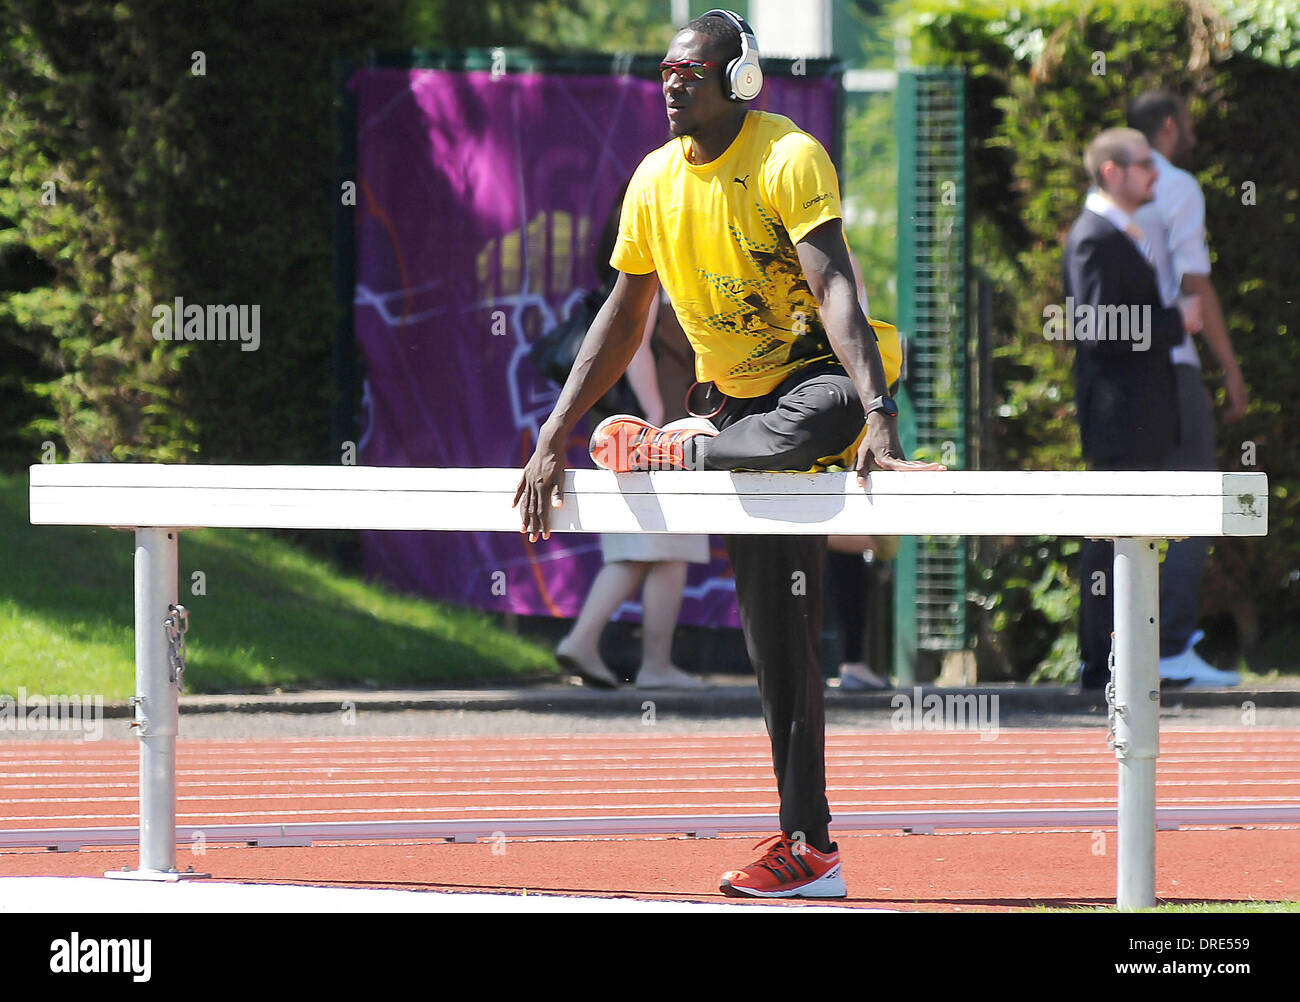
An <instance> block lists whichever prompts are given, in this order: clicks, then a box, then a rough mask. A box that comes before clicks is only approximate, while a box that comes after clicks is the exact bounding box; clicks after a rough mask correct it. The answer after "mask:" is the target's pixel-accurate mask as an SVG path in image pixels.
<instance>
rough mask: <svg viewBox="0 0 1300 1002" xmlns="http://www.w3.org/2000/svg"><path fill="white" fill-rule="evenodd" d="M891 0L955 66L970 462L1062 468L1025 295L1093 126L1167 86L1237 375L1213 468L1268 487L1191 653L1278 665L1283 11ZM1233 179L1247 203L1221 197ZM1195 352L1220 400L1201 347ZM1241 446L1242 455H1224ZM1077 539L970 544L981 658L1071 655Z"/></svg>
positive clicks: (1296, 563) (1043, 278) (1053, 355)
mask: <svg viewBox="0 0 1300 1002" xmlns="http://www.w3.org/2000/svg"><path fill="white" fill-rule="evenodd" d="M907 17H908V25H907V30H909V31H910V33H911V37H912V40H913V53H912V56H913V61H914V62H915V63H916V64H918V65H959V66H963V67H965V68H966V70H967V72H968V78H969V95H970V109H969V115H970V134H971V136H972V147H971V150H970V155H971V168H972V182H973V183H972V186H971V190H972V198H973V204H972V212H973V218H974V227H973V233H974V256H975V261H976V265H977V267H978V268H979V269H980V270H981V271H982V272H983V273H984V274H985V275H986V276H987V277H988V278H989V279H990V281H991V282H992V284H993V290H994V297H993V299H994V324H993V330H994V342H993V343H994V349H993V352H994V357H993V382H994V386H993V387H992V392H993V395H994V399H995V401H996V405H997V406H996V413H997V415H998V417H997V418H996V420H995V427H994V428H992V429H991V430H990V431H991V434H990V441H991V442H992V455H991V456H986V457H985V461H984V465H985V466H986V467H987V468H990V469H997V468H1004V469H1076V468H1082V463H1081V459H1080V451H1079V442H1078V432H1077V427H1076V424H1075V419H1074V405H1073V392H1074V391H1073V379H1072V376H1071V368H1070V367H1071V364H1072V361H1073V354H1072V351H1071V349H1070V347H1069V346H1068V345H1065V344H1061V343H1053V342H1048V341H1046V340H1045V339H1044V338H1043V336H1042V326H1043V319H1042V310H1043V307H1044V306H1045V305H1047V304H1048V303H1053V302H1059V301H1060V299H1061V296H1062V295H1063V292H1062V289H1061V281H1062V280H1061V258H1062V251H1063V247H1064V238H1065V234H1066V233H1067V231H1068V229H1069V227H1070V225H1071V224H1072V223H1073V221H1074V219H1075V218H1076V217H1077V215H1078V213H1079V211H1080V208H1081V205H1082V200H1083V195H1084V193H1085V191H1086V189H1087V178H1086V175H1085V173H1084V169H1083V163H1082V151H1083V148H1084V146H1085V145H1086V144H1087V142H1088V140H1089V139H1091V137H1092V136H1094V135H1095V134H1096V133H1097V132H1098V131H1100V130H1101V129H1103V128H1106V127H1108V126H1114V125H1122V124H1124V109H1125V106H1126V104H1127V102H1128V100H1129V99H1130V98H1131V97H1133V96H1135V95H1136V94H1137V93H1139V92H1141V91H1142V90H1145V89H1147V88H1150V87H1155V86H1169V87H1172V88H1174V89H1176V90H1177V91H1179V92H1181V93H1183V94H1185V95H1187V96H1188V98H1189V106H1190V109H1191V112H1192V115H1193V119H1194V120H1195V123H1196V132H1197V136H1198V145H1197V148H1196V151H1195V153H1194V160H1195V167H1194V170H1195V173H1196V174H1197V177H1198V179H1199V180H1200V182H1201V185H1202V187H1203V189H1204V191H1205V197H1206V225H1207V229H1208V231H1209V237H1210V247H1211V253H1212V255H1213V260H1214V275H1213V278H1214V281H1215V287H1216V289H1217V291H1218V293H1219V297H1220V300H1221V301H1222V303H1223V307H1224V313H1225V316H1226V317H1227V320H1228V327H1229V332H1230V334H1231V335H1232V338H1233V342H1234V346H1235V348H1236V351H1237V355H1238V358H1239V359H1240V361H1241V365H1242V369H1243V372H1244V374H1245V377H1246V381H1247V383H1248V384H1249V386H1250V391H1251V405H1250V409H1249V412H1248V414H1247V417H1246V418H1245V419H1244V420H1243V421H1241V422H1240V423H1238V424H1234V425H1224V424H1222V423H1220V427H1219V456H1220V468H1221V469H1224V470H1240V469H1252V470H1262V471H1264V472H1266V473H1268V475H1269V485H1270V491H1271V497H1270V500H1269V506H1270V515H1269V536H1268V537H1267V538H1266V539H1250V540H1233V541H1231V542H1223V543H1219V544H1217V545H1216V546H1215V547H1214V555H1213V558H1212V560H1211V566H1210V568H1209V571H1208V573H1207V579H1206V582H1205V586H1204V588H1203V589H1202V611H1203V614H1204V616H1206V617H1208V618H1206V619H1205V622H1207V623H1208V624H1209V627H1210V629H1209V633H1210V637H1209V640H1210V645H1209V649H1210V650H1211V651H1212V652H1215V651H1217V652H1218V653H1219V654H1220V655H1221V656H1220V657H1219V658H1218V660H1220V661H1225V662H1230V661H1234V660H1235V655H1236V654H1245V655H1247V657H1248V658H1249V659H1250V660H1251V663H1252V665H1253V666H1255V667H1265V668H1267V667H1277V666H1278V665H1279V664H1281V663H1285V664H1286V665H1289V666H1294V665H1295V664H1296V655H1295V644H1294V641H1295V640H1296V639H1297V636H1298V631H1297V623H1298V622H1300V581H1295V580H1293V578H1294V577H1300V575H1297V574H1296V568H1300V534H1297V532H1296V520H1297V514H1300V509H1298V507H1297V506H1298V505H1300V436H1297V435H1296V434H1295V433H1294V432H1295V430H1296V428H1297V422H1296V418H1295V407H1294V404H1293V399H1294V395H1295V391H1294V386H1295V381H1296V372H1297V362H1300V346H1298V345H1297V342H1296V337H1295V335H1296V333H1300V332H1297V331H1296V330H1294V329H1293V328H1295V326H1296V320H1297V311H1296V306H1295V264H1294V262H1295V256H1294V255H1295V249H1296V247H1297V246H1298V245H1300V240H1298V239H1297V230H1296V210H1297V202H1298V200H1300V176H1298V175H1300V171H1297V168H1296V159H1295V150H1296V149H1297V148H1300V118H1298V117H1297V116H1296V114H1295V111H1294V109H1295V108H1297V107H1300V69H1297V67H1298V66H1300V11H1298V10H1297V8H1296V7H1295V5H1294V4H1283V3H1279V2H1255V3H1233V4H1219V5H1212V4H1210V3H1208V2H1204V0H1176V2H1164V0H1111V2H1105V0H1096V2H1086V0H1061V2H1053V3H1042V4H1036V5H1023V6H1017V7H1016V8H1014V9H1008V8H1007V7H1005V6H1004V5H1002V4H968V3H967V4H958V3H952V2H940V0H920V2H917V3H915V4H909V5H907ZM1099 53H1100V54H1102V55H1103V56H1104V65H1103V64H1102V62H1101V61H1100V60H1099V59H1098V54H1099ZM1098 70H1101V72H1098ZM1247 181H1249V182H1253V185H1254V189H1255V190H1254V197H1255V204H1254V205H1249V204H1243V187H1242V186H1243V184H1244V183H1245V182H1247ZM1201 358H1202V363H1203V365H1204V366H1205V368H1206V374H1207V379H1208V385H1209V386H1210V387H1211V389H1212V391H1213V393H1214V395H1215V399H1216V402H1218V403H1219V404H1222V399H1223V393H1222V388H1221V387H1222V380H1221V379H1220V378H1219V377H1220V373H1219V371H1218V368H1217V365H1216V363H1215V362H1214V360H1213V358H1212V357H1211V356H1210V354H1209V352H1208V351H1207V350H1206V349H1205V348H1204V346H1202V347H1201ZM1247 442H1251V443H1254V451H1255V453H1256V459H1257V465H1255V466H1243V458H1244V455H1245V453H1246V452H1247V449H1246V446H1245V443H1247ZM1077 549H1078V542H1077V541H1065V542H1061V541H1058V540H1053V539H1042V540H1038V541H1036V542H1033V543H1032V544H1029V545H1022V544H1020V543H1016V542H1015V541H1011V540H1006V541H992V542H987V541H986V542H984V543H982V544H981V545H980V547H979V548H978V555H977V559H976V562H975V567H974V572H975V580H978V581H979V582H980V586H979V588H978V594H977V595H975V596H974V599H975V601H976V603H977V610H976V621H977V622H979V623H980V624H981V625H980V635H981V639H982V641H983V643H982V644H981V647H982V648H983V653H984V654H985V655H987V657H986V658H985V659H984V664H983V665H982V666H981V667H982V670H992V671H993V672H995V673H996V671H998V670H1001V671H1004V672H1006V673H1007V674H1010V675H1013V676H1015V677H1020V678H1023V677H1025V676H1027V675H1028V674H1029V673H1030V672H1031V671H1033V670H1034V669H1035V668H1037V669H1038V675H1039V677H1057V678H1064V677H1067V676H1069V675H1070V674H1072V673H1073V671H1074V670H1075V669H1076V668H1077V651H1076V649H1075V643H1074V629H1075V621H1076V620H1075V617H1076V613H1077V604H1078V593H1077V585H1076V584H1075V583H1074V582H1073V577H1074V574H1075V570H1076V568H1075V555H1076V554H1077Z"/></svg>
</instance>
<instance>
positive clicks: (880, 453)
mask: <svg viewBox="0 0 1300 1002" xmlns="http://www.w3.org/2000/svg"><path fill="white" fill-rule="evenodd" d="M904 455H905V453H904V452H903V445H902V443H901V442H899V440H898V420H897V419H896V418H891V417H889V416H888V415H886V414H884V413H882V412H880V411H876V412H874V413H873V414H872V415H871V417H869V418H867V434H866V435H865V436H863V439H862V445H860V446H859V447H858V460H857V463H856V465H855V469H857V471H858V486H859V487H865V486H866V484H867V474H868V473H870V472H871V471H872V469H873V468H874V469H878V470H894V471H898V472H902V473H916V472H929V471H932V470H936V471H937V470H946V469H948V467H946V466H944V465H943V464H942V463H923V462H921V461H920V460H916V459H905V458H903V457H904Z"/></svg>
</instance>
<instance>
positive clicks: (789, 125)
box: [610, 111, 902, 397]
mask: <svg viewBox="0 0 1300 1002" xmlns="http://www.w3.org/2000/svg"><path fill="white" fill-rule="evenodd" d="M687 141H688V140H684V139H673V140H671V141H670V142H668V143H667V144H666V145H664V146H661V147H660V148H659V149H657V150H655V151H653V152H652V153H650V154H649V155H647V156H646V158H645V159H644V160H642V161H641V165H640V166H639V167H638V168H637V170H636V173H635V174H633V175H632V181H631V183H630V184H629V185H628V190H627V194H626V196H625V197H624V199H623V212H622V217H621V220H620V224H619V233H618V241H617V243H616V244H615V245H614V253H613V255H612V256H611V258H610V264H611V265H613V266H614V267H615V268H617V269H618V270H619V271H624V272H627V273H629V274H632V275H646V274H649V273H650V272H652V271H653V272H657V273H658V276H659V281H660V283H661V284H662V285H663V287H664V290H665V292H667V294H668V298H669V299H670V300H671V301H672V304H673V309H674V310H675V311H676V312H677V318H678V319H679V320H680V321H681V325H682V329H683V330H684V331H685V332H686V336H687V338H688V339H689V340H690V342H691V347H692V348H694V349H695V378H696V379H698V380H700V381H701V382H714V383H716V384H717V386H718V388H719V389H720V390H722V392H723V393H725V394H727V395H728V396H733V397H760V396H763V395H764V394H766V393H769V392H771V391H772V390H773V389H775V388H776V387H777V386H778V385H779V384H780V383H781V381H782V380H783V379H785V378H786V376H788V375H790V373H792V372H794V371H796V370H798V369H801V368H803V367H804V366H806V365H809V364H811V363H813V362H819V361H825V360H833V359H834V358H835V354H834V352H833V351H832V350H831V346H830V341H829V339H828V338H827V336H826V330H825V328H824V327H823V326H822V321H821V314H820V312H819V310H818V308H817V300H816V298H815V297H814V296H813V294H812V291H811V289H809V287H808V283H807V281H806V280H805V279H804V275H803V267H802V265H801V264H800V263H799V257H798V254H797V253H796V252H795V246H794V245H795V244H796V243H798V242H799V241H800V240H802V239H803V238H804V237H805V236H807V235H808V234H809V233H810V232H812V231H813V230H814V229H816V228H817V227H818V226H820V225H821V224H822V223H825V222H827V221H829V220H832V219H840V218H842V214H841V210H840V189H839V181H838V179H837V178H836V176H835V168H834V166H833V165H832V164H831V160H830V157H829V156H827V154H826V151H825V149H823V148H822V145H821V143H819V142H817V140H816V139H814V138H813V137H812V136H810V135H808V134H807V133H806V132H802V131H800V129H799V128H798V127H797V126H796V125H795V124H794V123H793V122H792V121H790V119H788V118H785V117H784V116H781V115H773V114H770V113H768V112H762V111H751V112H749V114H748V115H746V117H745V124H744V126H743V127H742V128H741V130H740V134H739V135H737V136H736V139H735V141H734V142H732V144H731V146H730V147H728V149H727V151H726V152H725V153H723V154H722V156H720V157H718V158H717V159H716V160H713V161H711V162H710V163H707V164H702V165H699V166H697V165H695V164H692V163H690V162H689V161H688V160H687V159H686V149H685V143H686V142H687ZM871 326H872V327H873V328H874V329H875V331H876V336H877V339H878V341H879V347H880V354H881V358H882V360H883V362H884V364H885V377H886V380H887V382H889V383H892V382H893V381H894V380H895V379H897V378H898V372H899V366H900V363H901V359H902V352H901V350H900V349H899V344H898V332H897V330H895V328H894V327H893V326H892V325H891V324H886V323H882V322H880V321H878V320H872V321H871Z"/></svg>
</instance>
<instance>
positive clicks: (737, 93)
mask: <svg viewBox="0 0 1300 1002" xmlns="http://www.w3.org/2000/svg"><path fill="white" fill-rule="evenodd" d="M713 16H716V17H725V18H726V19H727V20H728V21H730V22H731V23H732V24H734V25H735V26H736V30H737V31H739V32H740V55H739V56H738V57H736V58H735V59H733V60H732V61H731V62H729V63H728V64H727V83H728V84H730V85H731V94H730V97H731V100H733V101H752V100H754V98H756V97H758V92H759V91H761V90H762V89H763V70H762V68H761V67H760V66H759V65H758V39H757V38H755V37H754V29H753V28H751V27H750V26H749V25H748V24H746V23H745V19H744V18H743V17H741V16H740V15H739V14H736V13H734V12H732V11H729V10H722V9H720V8H715V9H714V10H710V11H706V12H705V13H704V14H702V15H701V17H713Z"/></svg>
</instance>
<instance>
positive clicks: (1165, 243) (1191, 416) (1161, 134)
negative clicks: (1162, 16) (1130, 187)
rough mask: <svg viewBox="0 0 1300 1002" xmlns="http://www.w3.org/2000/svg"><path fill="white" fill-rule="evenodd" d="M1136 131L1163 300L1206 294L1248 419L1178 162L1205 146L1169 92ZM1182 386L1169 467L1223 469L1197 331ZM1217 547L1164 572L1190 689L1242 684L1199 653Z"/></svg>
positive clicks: (1167, 607)
mask: <svg viewBox="0 0 1300 1002" xmlns="http://www.w3.org/2000/svg"><path fill="white" fill-rule="evenodd" d="M1128 124H1129V126H1130V127H1132V128H1134V129H1137V130H1138V131H1139V132H1141V133H1143V134H1144V135H1145V136H1146V137H1147V141H1148V142H1149V143H1150V144H1151V152H1152V158H1153V159H1154V160H1155V164H1156V168H1157V170H1158V172H1159V173H1158V177H1157V179H1156V186H1155V197H1154V198H1153V199H1152V201H1150V202H1149V203H1147V204H1146V205H1144V206H1142V207H1141V208H1139V209H1138V210H1137V211H1136V212H1135V213H1134V221H1135V222H1136V223H1137V224H1138V226H1139V227H1140V228H1141V230H1142V232H1143V233H1144V234H1145V235H1146V237H1147V241H1148V244H1149V250H1150V259H1151V262H1152V264H1153V266H1154V267H1155V270H1156V279H1157V284H1158V285H1159V288H1160V296H1161V299H1162V301H1163V302H1164V303H1165V305H1167V306H1168V305H1172V304H1173V303H1174V301H1175V300H1176V299H1177V298H1178V296H1179V295H1180V294H1183V295H1190V294H1196V295H1199V297H1200V301H1201V311H1202V324H1203V326H1202V328H1201V331H1200V333H1201V335H1202V336H1203V337H1204V338H1205V342H1206V344H1207V345H1208V346H1209V349H1210V352H1211V354H1212V355H1214V357H1215V359H1216V360H1217V361H1218V363H1219V365H1220V367H1221V368H1222V369H1223V376H1224V384H1225V389H1226V391H1227V410H1226V411H1225V413H1224V420H1225V421H1236V420H1238V419H1240V418H1241V417H1242V416H1243V415H1244V414H1245V412H1246V405H1247V402H1248V397H1247V392H1246V384H1245V381H1244V379H1243V378H1242V375H1241V367H1240V366H1239V365H1238V364H1237V359H1236V356H1235V355H1234V354H1233V350H1232V342H1231V340H1230V339H1229V337H1228V330H1227V325H1226V324H1225V323H1224V319H1223V310H1222V308H1221V307H1220V305H1219V299H1218V296H1217V295H1216V294H1215V291H1214V285H1213V284H1212V283H1211V281H1210V250H1209V247H1208V246H1207V245H1206V241H1205V196H1204V195H1203V194H1202V193H1201V188H1200V185H1199V184H1197V182H1196V179H1195V178H1194V177H1193V176H1192V175H1191V174H1189V173H1188V172H1187V171H1185V170H1182V169H1180V168H1178V167H1175V166H1174V165H1173V164H1172V163H1171V162H1170V161H1171V160H1181V159H1183V158H1184V157H1186V156H1187V155H1188V154H1189V153H1190V152H1191V150H1192V147H1193V146H1194V145H1195V143H1196V135H1195V133H1194V132H1193V131H1192V124H1191V119H1190V117H1189V116H1188V113H1187V107H1186V105H1185V104H1184V103H1183V101H1182V99H1181V98H1179V97H1178V96H1177V95H1176V94H1173V93H1172V92H1170V91H1167V90H1152V91H1146V92H1145V93H1143V94H1141V95H1139V96H1138V97H1137V98H1135V99H1134V100H1133V102H1132V103H1131V104H1130V105H1129V107H1128ZM1170 358H1171V360H1172V361H1173V363H1174V372H1175V374H1176V380H1177V386H1178V417H1179V429H1180V434H1179V443H1178V446H1177V447H1176V448H1175V449H1174V450H1173V452H1171V453H1170V454H1169V456H1168V457H1167V459H1166V461H1165V469H1167V470H1215V469H1218V463H1217V459H1216V456H1215V444H1214V412H1213V408H1212V405H1211V403H1210V397H1209V394H1208V393H1207V392H1206V389H1205V384H1204V382H1203V380H1202V378H1201V364H1200V359H1199V357H1198V356H1197V352H1196V342H1195V341H1194V340H1193V338H1192V335H1191V334H1187V335H1185V336H1184V338H1183V342H1182V344H1180V345H1178V346H1177V347H1175V348H1174V349H1173V350H1172V351H1171V352H1170ZM1208 555H1209V540H1207V539H1186V540H1181V541H1178V542H1173V543H1171V544H1170V545H1169V551H1168V553H1167V555H1166V557H1165V561H1164V565H1163V567H1162V568H1161V575H1160V578H1161V580H1160V677H1161V678H1162V679H1166V680H1168V681H1170V682H1183V683H1186V684H1188V685H1211V686H1223V685H1237V684H1239V683H1240V681H1241V678H1240V676H1238V675H1237V673H1236V672H1225V671H1219V670H1218V669H1216V668H1214V667H1213V666H1211V665H1209V664H1207V663H1206V662H1205V661H1204V660H1202V659H1201V658H1200V657H1199V656H1198V655H1197V654H1196V652H1195V651H1194V650H1193V649H1192V648H1193V647H1194V646H1195V645H1196V644H1197V643H1198V642H1199V641H1200V639H1201V637H1202V636H1203V634H1202V633H1201V632H1200V631H1198V630H1197V629H1196V619H1197V599H1198V596H1199V593H1200V586H1201V577H1202V574H1203V572H1204V568H1205V562H1206V558H1207V556H1208Z"/></svg>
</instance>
